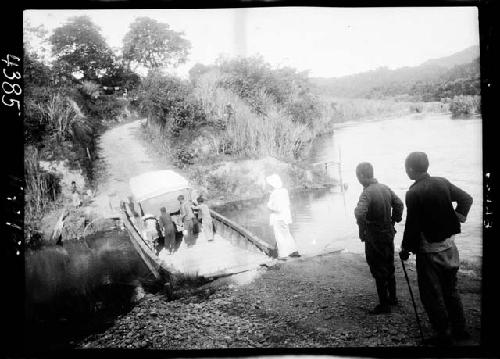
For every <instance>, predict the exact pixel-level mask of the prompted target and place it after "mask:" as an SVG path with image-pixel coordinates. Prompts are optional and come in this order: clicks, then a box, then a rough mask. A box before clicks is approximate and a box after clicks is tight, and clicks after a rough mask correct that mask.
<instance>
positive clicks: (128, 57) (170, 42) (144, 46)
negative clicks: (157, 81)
mask: <svg viewBox="0 0 500 359" xmlns="http://www.w3.org/2000/svg"><path fill="white" fill-rule="evenodd" d="M182 35H183V33H182V32H176V31H173V30H170V28H169V26H168V24H164V23H160V22H158V21H156V20H153V19H151V18H148V17H139V18H137V19H136V20H135V21H134V22H133V23H132V24H131V25H130V30H129V31H128V32H127V34H126V35H125V38H124V39H123V59H124V60H125V61H128V63H129V64H131V63H135V66H134V68H137V66H138V65H142V66H145V67H146V68H147V69H148V70H157V69H160V68H162V67H167V66H177V65H179V64H182V63H184V62H185V61H186V59H187V56H188V54H189V49H190V48H191V44H190V42H189V41H188V40H186V39H185V38H183V37H182Z"/></svg>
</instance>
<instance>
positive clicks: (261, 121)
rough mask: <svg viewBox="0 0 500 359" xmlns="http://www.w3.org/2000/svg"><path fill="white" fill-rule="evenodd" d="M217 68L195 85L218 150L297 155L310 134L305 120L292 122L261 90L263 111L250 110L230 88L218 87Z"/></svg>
mask: <svg viewBox="0 0 500 359" xmlns="http://www.w3.org/2000/svg"><path fill="white" fill-rule="evenodd" d="M219 77H220V74H219V73H218V72H216V71H212V72H209V73H207V74H205V75H203V76H202V77H201V78H200V79H199V80H198V81H197V85H196V87H195V89H194V95H195V96H196V97H197V98H198V99H199V101H200V103H201V106H202V108H203V111H204V112H205V116H206V118H207V122H208V123H209V124H210V125H211V126H213V127H215V128H218V129H219V136H218V137H217V139H215V140H213V146H214V148H213V149H214V151H215V152H216V153H218V154H236V155H241V156H244V157H262V156H274V157H278V158H282V159H291V158H294V157H297V156H298V155H299V154H300V152H301V149H302V148H303V147H304V146H305V145H306V143H307V141H308V140H310V139H311V138H312V133H311V129H310V128H309V127H308V126H307V124H302V123H297V122H293V121H292V119H291V118H290V117H289V116H288V115H287V114H286V113H285V112H284V111H283V110H280V109H279V108H278V106H277V105H276V104H274V103H273V102H272V101H271V100H270V99H269V98H268V97H267V96H265V94H264V93H262V94H261V95H260V96H259V97H260V98H261V102H262V103H263V104H264V105H263V106H262V107H263V108H264V109H265V110H264V111H260V112H258V113H257V112H256V111H252V108H251V107H250V105H248V104H247V103H246V102H245V101H243V100H242V99H241V98H240V97H239V96H237V95H236V94H234V93H233V92H232V91H230V90H227V89H224V88H221V87H219V86H218V85H217V84H218V82H219Z"/></svg>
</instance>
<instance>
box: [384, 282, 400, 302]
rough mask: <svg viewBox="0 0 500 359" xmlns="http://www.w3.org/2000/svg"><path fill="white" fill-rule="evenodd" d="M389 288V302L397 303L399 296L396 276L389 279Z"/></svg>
mask: <svg viewBox="0 0 500 359" xmlns="http://www.w3.org/2000/svg"><path fill="white" fill-rule="evenodd" d="M387 289H388V291H389V304H390V305H397V304H398V298H397V296H396V278H395V277H394V276H393V277H391V278H389V281H388V283H387Z"/></svg>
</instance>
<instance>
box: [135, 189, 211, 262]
mask: <svg viewBox="0 0 500 359" xmlns="http://www.w3.org/2000/svg"><path fill="white" fill-rule="evenodd" d="M177 201H178V202H179V209H178V210H177V211H176V212H168V211H167V209H166V208H165V207H161V208H160V215H159V217H158V219H157V220H156V219H155V217H153V216H143V217H141V216H140V215H139V213H138V212H137V211H135V210H134V206H133V203H132V204H131V203H129V205H130V208H131V212H132V214H133V216H134V223H135V224H136V226H137V228H138V230H139V232H141V235H142V237H143V238H144V239H145V240H146V242H147V243H148V244H149V246H150V247H151V248H155V250H156V252H157V253H158V252H159V251H160V250H162V249H165V250H166V251H167V253H168V254H172V253H174V252H175V251H177V250H178V249H179V247H180V245H181V243H182V241H184V242H185V243H186V245H187V246H188V247H190V246H192V245H194V244H195V243H196V241H197V239H198V234H199V233H200V231H201V232H202V233H203V236H204V238H205V239H206V240H207V241H209V242H210V241H213V240H214V224H213V220H212V216H211V215H210V209H209V207H208V206H207V204H206V203H205V199H204V198H203V197H202V196H199V197H198V198H197V199H195V200H188V199H186V197H185V196H184V195H179V196H178V197H177ZM200 227H201V228H200Z"/></svg>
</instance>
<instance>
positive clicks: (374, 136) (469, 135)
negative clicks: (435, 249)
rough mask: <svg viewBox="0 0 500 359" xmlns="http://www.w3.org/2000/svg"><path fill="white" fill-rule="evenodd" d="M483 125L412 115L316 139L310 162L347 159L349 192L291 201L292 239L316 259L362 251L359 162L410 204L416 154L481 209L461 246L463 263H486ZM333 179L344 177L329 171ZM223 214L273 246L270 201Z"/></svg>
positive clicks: (461, 238) (464, 229)
mask: <svg viewBox="0 0 500 359" xmlns="http://www.w3.org/2000/svg"><path fill="white" fill-rule="evenodd" d="M481 131H482V121H481V119H479V118H475V119H467V120H452V119H451V118H450V116H449V115H442V114H439V115H421V114H418V115H410V116H404V117H400V118H394V119H385V120H379V121H371V122H358V123H351V124H344V125H342V126H340V127H337V129H336V130H335V132H334V134H333V135H329V136H325V137H322V138H321V139H319V140H317V141H316V143H315V144H314V146H313V149H312V150H311V157H310V160H311V162H324V161H338V160H339V159H341V161H342V167H341V173H342V180H343V182H344V183H347V185H348V189H347V191H346V192H344V193H339V192H332V191H330V190H321V191H315V192H312V193H295V194H292V195H291V202H292V218H293V221H294V222H293V223H292V224H291V226H290V229H291V231H292V234H293V236H294V237H295V239H296V241H297V245H298V247H299V250H300V251H301V252H302V253H308V254H313V253H314V254H315V253H322V252H327V251H330V250H335V249H347V250H348V251H351V252H357V253H362V252H363V250H364V247H363V244H362V242H360V240H359V239H358V229H357V225H356V222H355V219H354V208H355V206H356V203H357V201H358V198H359V195H360V193H361V191H362V186H361V185H360V184H359V183H358V181H357V179H356V175H355V168H356V166H357V164H358V163H360V162H365V161H366V162H371V163H372V164H373V166H374V170H375V177H376V178H377V179H378V181H379V182H381V183H385V184H387V185H389V186H390V187H391V188H392V189H393V190H394V192H395V193H396V194H397V195H398V196H399V197H400V198H401V199H402V200H403V201H404V196H405V192H406V191H407V189H408V187H409V186H410V185H411V184H412V182H413V181H411V180H410V179H409V178H408V177H407V175H406V173H405V171H404V160H405V158H406V156H407V155H408V154H409V153H410V152H412V151H424V152H426V153H427V155H428V156H429V162H430V167H429V173H430V174H431V175H432V176H442V177H446V178H448V179H449V180H450V181H451V182H452V183H454V184H455V185H457V186H459V187H460V188H462V189H464V190H465V191H467V192H468V193H469V194H471V195H472V197H473V198H474V204H473V206H472V208H471V211H470V213H469V216H468V219H467V222H466V223H465V224H463V225H462V233H461V234H460V235H458V236H457V237H456V244H457V246H458V248H459V250H460V255H461V258H462V259H466V260H469V261H478V260H480V258H481V257H482V212H483V203H482V202H483V192H482V191H483V186H482V134H481ZM328 171H329V173H330V174H331V175H334V176H337V177H338V175H339V169H338V167H334V166H330V167H329V168H328ZM221 213H222V214H223V215H225V216H228V217H229V218H231V219H233V220H235V221H237V222H238V223H240V224H242V225H243V226H245V227H247V228H248V229H250V230H251V231H253V232H254V233H255V234H257V235H258V236H260V237H262V238H263V239H264V240H266V241H268V242H270V243H273V242H274V240H273V235H272V231H271V228H270V227H269V225H268V212H267V210H266V207H265V203H260V204H255V203H252V204H249V205H239V206H237V207H235V206H232V207H231V206H229V207H227V208H226V209H223V210H222V211H221ZM405 217H406V211H405V212H404V213H403V222H402V223H399V224H397V225H396V230H397V232H398V233H397V234H396V239H395V243H396V247H399V246H400V243H401V237H402V233H403V230H404V219H405Z"/></svg>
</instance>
